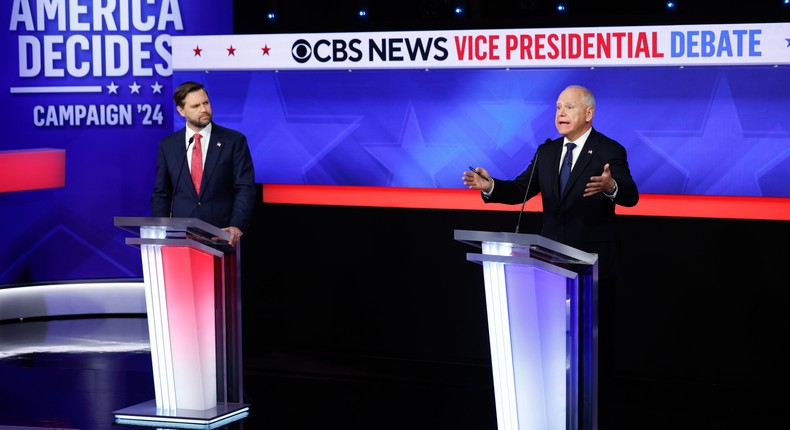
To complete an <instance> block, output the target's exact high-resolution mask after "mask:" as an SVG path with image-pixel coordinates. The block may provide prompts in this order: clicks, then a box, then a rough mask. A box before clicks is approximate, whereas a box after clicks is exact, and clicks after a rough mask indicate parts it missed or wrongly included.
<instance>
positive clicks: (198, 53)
mask: <svg viewBox="0 0 790 430" xmlns="http://www.w3.org/2000/svg"><path fill="white" fill-rule="evenodd" d="M193 51H195V57H200V56H201V55H200V53H201V52H203V50H202V49H200V45H197V46H195V49H193Z"/></svg>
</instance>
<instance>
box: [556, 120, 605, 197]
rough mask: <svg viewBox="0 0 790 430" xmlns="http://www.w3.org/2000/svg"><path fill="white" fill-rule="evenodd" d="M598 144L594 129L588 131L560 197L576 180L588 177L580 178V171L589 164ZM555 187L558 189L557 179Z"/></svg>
mask: <svg viewBox="0 0 790 430" xmlns="http://www.w3.org/2000/svg"><path fill="white" fill-rule="evenodd" d="M597 146H598V139H597V138H596V136H595V130H593V131H592V132H590V135H589V136H588V137H587V141H586V142H584V146H583V147H582V149H581V152H580V153H579V158H577V159H576V164H574V165H573V170H571V175H570V176H569V177H568V185H566V186H565V192H563V193H562V197H561V199H562V198H565V196H566V195H567V194H568V191H569V190H571V189H572V188H573V186H574V185H575V184H576V181H578V180H584V181H586V180H587V179H589V178H580V176H581V172H583V171H585V169H586V168H587V165H588V164H590V161H592V159H593V154H594V153H595V149H596V147H597ZM557 182H558V184H557V189H559V181H557Z"/></svg>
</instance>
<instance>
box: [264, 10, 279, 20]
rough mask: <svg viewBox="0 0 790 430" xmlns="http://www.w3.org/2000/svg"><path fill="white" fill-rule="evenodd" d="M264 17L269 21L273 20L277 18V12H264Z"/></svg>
mask: <svg viewBox="0 0 790 430" xmlns="http://www.w3.org/2000/svg"><path fill="white" fill-rule="evenodd" d="M266 19H268V20H269V21H274V20H275V19H277V14H276V13H274V12H269V13H267V14H266Z"/></svg>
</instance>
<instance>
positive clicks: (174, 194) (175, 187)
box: [170, 136, 195, 218]
mask: <svg viewBox="0 0 790 430" xmlns="http://www.w3.org/2000/svg"><path fill="white" fill-rule="evenodd" d="M194 141H195V137H194V136H193V137H190V138H189V142H187V149H186V150H185V151H184V158H182V159H181V167H179V169H178V178H176V183H175V184H174V185H173V195H172V196H170V218H173V204H175V202H176V190H177V189H178V183H179V182H181V172H182V171H183V170H184V163H185V162H186V161H187V152H189V147H190V146H192V142H194Z"/></svg>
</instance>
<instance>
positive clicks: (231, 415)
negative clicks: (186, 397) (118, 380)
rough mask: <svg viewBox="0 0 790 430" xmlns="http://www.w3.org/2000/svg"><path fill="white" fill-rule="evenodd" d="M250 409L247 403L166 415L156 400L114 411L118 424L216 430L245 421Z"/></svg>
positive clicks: (219, 404) (178, 411) (180, 409)
mask: <svg viewBox="0 0 790 430" xmlns="http://www.w3.org/2000/svg"><path fill="white" fill-rule="evenodd" d="M249 412H250V405H249V404H246V403H223V402H218V403H217V406H216V407H214V408H209V409H206V410H195V409H182V408H179V409H177V410H175V411H165V410H162V409H157V407H156V400H149V401H147V402H143V403H140V404H138V405H134V406H129V407H128V408H124V409H120V410H117V411H115V412H114V413H115V422H116V423H117V424H126V425H136V426H148V427H169V428H180V429H181V428H183V429H214V428H217V427H220V426H224V425H227V424H230V423H232V422H234V421H238V420H240V419H243V418H245V417H246V416H247V415H249Z"/></svg>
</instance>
